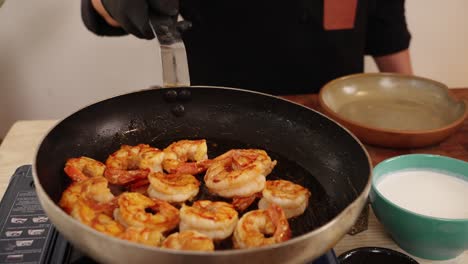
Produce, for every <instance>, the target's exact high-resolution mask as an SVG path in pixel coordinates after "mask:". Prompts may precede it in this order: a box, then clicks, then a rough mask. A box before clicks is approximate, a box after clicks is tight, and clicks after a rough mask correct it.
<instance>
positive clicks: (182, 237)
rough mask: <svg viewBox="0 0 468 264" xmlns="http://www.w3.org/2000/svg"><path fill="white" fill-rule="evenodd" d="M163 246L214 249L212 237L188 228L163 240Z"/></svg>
mask: <svg viewBox="0 0 468 264" xmlns="http://www.w3.org/2000/svg"><path fill="white" fill-rule="evenodd" d="M161 247H163V248H172V249H181V250H196V251H213V250H214V244H213V240H211V238H209V237H208V236H206V235H204V234H202V233H200V232H197V231H193V230H186V231H182V232H180V233H174V234H172V235H170V236H168V237H167V238H166V240H164V241H163V243H162V246H161Z"/></svg>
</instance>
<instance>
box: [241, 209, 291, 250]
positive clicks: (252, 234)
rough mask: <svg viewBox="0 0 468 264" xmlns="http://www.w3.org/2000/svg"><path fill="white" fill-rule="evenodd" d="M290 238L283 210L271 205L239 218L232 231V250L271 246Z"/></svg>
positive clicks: (289, 230)
mask: <svg viewBox="0 0 468 264" xmlns="http://www.w3.org/2000/svg"><path fill="white" fill-rule="evenodd" d="M290 238H291V229H290V228H289V223H288V220H287V218H286V216H285V215H284V212H283V209H281V207H279V206H278V205H276V204H274V203H272V204H271V205H270V206H269V207H268V208H267V209H266V210H254V211H250V212H248V213H246V214H245V215H243V216H242V217H241V219H240V220H239V223H238V224H237V226H236V229H235V230H234V235H233V237H232V240H233V242H234V248H252V247H261V246H266V245H271V244H275V243H279V242H283V241H286V240H288V239H290Z"/></svg>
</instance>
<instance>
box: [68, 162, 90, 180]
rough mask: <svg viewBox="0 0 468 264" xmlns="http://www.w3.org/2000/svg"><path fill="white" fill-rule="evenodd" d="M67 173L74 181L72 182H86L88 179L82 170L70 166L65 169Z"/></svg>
mask: <svg viewBox="0 0 468 264" xmlns="http://www.w3.org/2000/svg"><path fill="white" fill-rule="evenodd" d="M63 170H64V171H65V173H66V174H67V175H68V177H70V179H72V181H76V182H78V181H84V180H87V179H88V176H86V175H85V174H84V173H83V172H82V171H81V170H79V169H78V168H76V167H74V166H69V165H66V166H65V168H64V169H63Z"/></svg>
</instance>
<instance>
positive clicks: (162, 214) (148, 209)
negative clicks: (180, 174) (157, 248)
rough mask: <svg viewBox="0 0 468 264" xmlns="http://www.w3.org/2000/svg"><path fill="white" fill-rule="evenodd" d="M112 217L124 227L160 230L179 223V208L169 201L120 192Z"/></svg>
mask: <svg viewBox="0 0 468 264" xmlns="http://www.w3.org/2000/svg"><path fill="white" fill-rule="evenodd" d="M117 203H118V206H119V207H118V208H116V209H115V210H114V218H115V220H117V221H118V222H119V223H121V224H122V225H124V226H125V227H131V226H132V227H146V228H149V229H155V230H158V231H160V232H166V231H170V230H172V229H174V228H176V227H177V225H178V224H179V210H177V208H175V207H174V206H172V205H170V204H169V203H167V202H165V201H162V200H158V199H151V198H148V197H146V196H144V195H143V194H140V193H130V192H126V193H122V194H121V195H120V196H119V197H118V200H117Z"/></svg>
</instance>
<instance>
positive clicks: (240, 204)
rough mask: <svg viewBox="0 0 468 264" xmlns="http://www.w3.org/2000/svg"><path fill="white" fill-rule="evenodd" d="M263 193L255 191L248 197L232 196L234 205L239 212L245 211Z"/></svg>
mask: <svg viewBox="0 0 468 264" xmlns="http://www.w3.org/2000/svg"><path fill="white" fill-rule="evenodd" d="M261 196H262V193H255V194H252V195H250V196H247V197H234V198H232V205H233V206H234V209H236V211H238V212H243V211H245V210H246V209H247V208H248V207H249V206H250V205H251V204H252V203H253V202H254V201H255V199H256V198H257V197H261Z"/></svg>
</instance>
